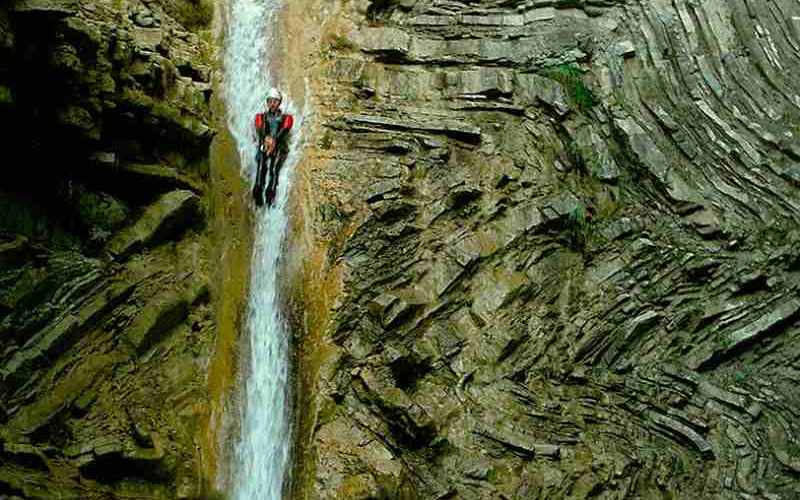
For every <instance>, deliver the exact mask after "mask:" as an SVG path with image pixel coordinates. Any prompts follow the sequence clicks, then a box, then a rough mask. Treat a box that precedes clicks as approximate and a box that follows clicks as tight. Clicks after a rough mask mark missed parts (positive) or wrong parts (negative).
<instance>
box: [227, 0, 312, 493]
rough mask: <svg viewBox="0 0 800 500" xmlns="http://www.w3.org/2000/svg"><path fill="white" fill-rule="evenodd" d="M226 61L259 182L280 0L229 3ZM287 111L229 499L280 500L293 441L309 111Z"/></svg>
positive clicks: (262, 213) (259, 224)
mask: <svg viewBox="0 0 800 500" xmlns="http://www.w3.org/2000/svg"><path fill="white" fill-rule="evenodd" d="M228 8H229V11H228V14H229V15H228V21H227V24H228V25H227V35H226V47H225V56H224V65H225V67H224V69H225V94H226V95H225V97H226V103H227V109H228V127H229V129H230V131H231V133H232V135H233V137H234V139H235V140H236V143H237V146H238V149H239V155H240V159H241V165H242V174H243V175H244V176H245V178H246V179H248V180H249V181H250V186H252V184H253V181H254V179H255V172H256V165H255V152H256V149H255V132H254V130H253V120H254V116H255V114H256V113H257V112H260V111H263V109H264V101H265V98H266V94H267V91H268V89H269V87H270V86H271V85H274V84H275V83H276V82H279V79H276V78H275V75H273V74H271V72H270V66H271V64H270V61H271V48H272V47H273V46H274V43H275V42H276V40H277V37H276V36H275V33H274V31H275V29H276V26H277V21H278V14H279V11H280V8H281V1H280V0H229V5H228ZM283 109H284V111H285V112H288V113H292V114H293V115H294V116H295V126H294V128H293V130H292V144H291V148H290V154H289V157H288V159H287V161H286V162H285V164H284V166H283V168H282V170H281V174H280V179H279V185H278V191H277V197H276V199H275V203H274V204H273V206H272V207H271V208H267V207H263V208H259V209H255V210H256V212H255V221H256V222H255V239H254V249H253V260H252V266H251V281H250V297H249V301H248V311H247V330H246V332H245V334H246V335H247V337H248V340H249V342H248V344H247V347H246V349H245V352H244V356H243V357H242V360H243V363H242V364H243V365H244V366H243V370H244V371H243V373H244V374H245V376H243V377H242V380H243V382H244V387H243V390H242V396H243V401H242V408H241V426H240V438H239V441H238V443H236V445H235V449H234V450H233V451H234V453H233V463H232V477H231V483H232V489H233V496H232V498H235V499H238V500H273V499H280V498H281V497H282V490H283V488H284V479H285V476H286V473H287V466H288V463H289V450H290V443H291V436H290V434H291V426H290V415H289V410H290V400H289V388H288V380H289V329H288V325H287V323H286V321H285V319H284V317H283V315H282V313H281V309H280V304H281V301H280V295H279V292H280V283H279V279H278V269H279V263H280V257H281V251H282V243H283V240H284V236H285V233H286V228H287V224H288V219H287V214H286V201H287V195H288V191H289V189H288V187H289V184H290V183H291V177H292V171H293V169H294V164H295V163H296V162H297V158H298V156H299V154H298V151H299V149H300V129H301V127H302V123H303V117H304V115H305V113H300V114H298V113H297V110H296V109H295V106H294V105H293V103H292V101H291V99H290V96H287V95H286V93H285V92H284V100H283Z"/></svg>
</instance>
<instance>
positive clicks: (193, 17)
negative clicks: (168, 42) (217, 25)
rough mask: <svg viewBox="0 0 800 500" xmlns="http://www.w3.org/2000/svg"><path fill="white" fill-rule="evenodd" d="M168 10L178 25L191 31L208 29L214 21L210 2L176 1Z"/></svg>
mask: <svg viewBox="0 0 800 500" xmlns="http://www.w3.org/2000/svg"><path fill="white" fill-rule="evenodd" d="M169 10H170V14H172V16H173V17H175V19H176V20H177V21H178V22H179V23H181V24H182V25H183V26H184V27H185V28H187V29H189V30H192V31H198V30H201V29H205V28H208V27H209V26H211V21H212V20H213V19H214V3H213V1H212V0H178V1H176V2H175V3H174V4H172V8H170V9H169Z"/></svg>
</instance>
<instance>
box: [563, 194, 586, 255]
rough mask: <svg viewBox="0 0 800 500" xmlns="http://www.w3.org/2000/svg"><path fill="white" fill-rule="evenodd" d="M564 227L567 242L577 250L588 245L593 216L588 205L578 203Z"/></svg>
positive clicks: (565, 220) (566, 219) (565, 221)
mask: <svg viewBox="0 0 800 500" xmlns="http://www.w3.org/2000/svg"><path fill="white" fill-rule="evenodd" d="M563 229H564V232H565V234H566V237H567V243H568V244H569V246H570V248H572V249H573V250H575V251H582V250H583V249H584V248H585V247H586V243H587V241H588V240H589V236H590V235H591V232H592V218H591V216H590V215H589V211H588V209H587V208H586V205H584V204H583V203H578V204H577V205H576V206H575V208H574V209H573V210H572V212H570V213H569V215H567V217H566V218H565V219H564V222H563Z"/></svg>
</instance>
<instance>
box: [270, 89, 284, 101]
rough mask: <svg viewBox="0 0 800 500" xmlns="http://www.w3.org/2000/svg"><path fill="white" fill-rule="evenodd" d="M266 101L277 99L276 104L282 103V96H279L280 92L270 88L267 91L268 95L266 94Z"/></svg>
mask: <svg viewBox="0 0 800 500" xmlns="http://www.w3.org/2000/svg"><path fill="white" fill-rule="evenodd" d="M267 99H277V100H278V102H281V101H283V96H282V95H281V92H280V91H279V90H278V89H276V88H275V87H272V88H271V89H269V93H268V94H267Z"/></svg>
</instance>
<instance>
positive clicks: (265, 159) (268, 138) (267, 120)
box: [253, 88, 294, 206]
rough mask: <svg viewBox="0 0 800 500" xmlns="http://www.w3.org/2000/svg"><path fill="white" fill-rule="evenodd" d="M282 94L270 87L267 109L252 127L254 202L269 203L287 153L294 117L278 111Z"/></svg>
mask: <svg viewBox="0 0 800 500" xmlns="http://www.w3.org/2000/svg"><path fill="white" fill-rule="evenodd" d="M282 101H283V96H282V95H281V93H280V91H279V90H278V89H275V88H272V89H270V91H269V93H268V94H267V100H266V108H267V109H266V110H265V111H264V112H263V113H258V114H256V119H255V127H256V137H257V139H258V153H256V165H258V169H257V171H256V182H255V185H254V186H253V198H254V199H255V202H256V205H257V206H261V205H263V204H264V202H265V201H266V203H267V205H268V206H269V205H272V202H273V201H274V200H275V192H276V190H277V189H278V174H280V171H281V166H282V165H283V162H284V161H286V157H287V156H288V154H289V132H290V131H291V129H292V125H293V124H294V118H292V115H290V114H288V113H284V112H283V111H282V110H281V102H282Z"/></svg>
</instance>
